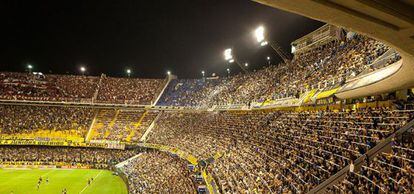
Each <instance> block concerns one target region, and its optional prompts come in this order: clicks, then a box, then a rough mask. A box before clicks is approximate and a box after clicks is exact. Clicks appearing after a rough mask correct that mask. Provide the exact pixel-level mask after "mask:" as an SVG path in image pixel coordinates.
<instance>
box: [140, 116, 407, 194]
mask: <svg viewBox="0 0 414 194" xmlns="http://www.w3.org/2000/svg"><path fill="white" fill-rule="evenodd" d="M411 117H412V111H400V110H390V109H387V108H376V109H370V108H369V109H365V110H359V111H349V112H346V111H344V112H331V111H318V112H271V113H265V112H257V111H256V112H236V113H234V112H222V113H206V112H200V113H180V114H177V113H174V112H164V113H163V114H162V115H161V117H160V120H159V121H160V122H158V123H157V124H156V126H155V127H154V128H153V130H152V133H151V134H150V136H149V139H148V142H151V143H158V144H162V145H170V146H175V147H178V148H179V149H182V150H185V151H186V152H188V153H191V154H193V155H195V156H196V157H198V158H202V159H203V158H205V159H206V158H210V157H214V156H215V155H216V154H217V153H220V154H221V155H222V157H221V158H219V159H217V161H215V162H214V163H213V164H212V165H210V166H209V169H210V171H211V172H213V175H214V177H215V179H216V182H217V183H218V185H220V187H221V190H222V192H223V193H228V192H229V193H235V192H241V193H243V192H255V191H256V192H279V191H280V192H283V193H285V192H289V191H290V192H299V191H300V192H306V191H309V190H310V189H312V188H313V187H315V186H316V185H318V184H319V183H321V182H322V181H324V180H326V179H327V178H329V177H330V176H331V175H333V174H334V173H336V172H337V171H339V170H340V169H342V168H343V167H345V166H346V165H348V164H349V163H350V161H353V160H355V159H356V158H357V157H359V156H361V155H363V154H364V153H365V152H367V150H369V149H370V148H372V147H373V146H375V145H376V144H377V143H378V142H379V141H381V140H382V139H383V138H385V137H387V136H388V135H390V134H392V133H393V132H395V131H396V130H397V129H399V127H401V126H402V125H404V124H405V123H406V122H407V121H408V120H409V119H410V118H411Z"/></svg>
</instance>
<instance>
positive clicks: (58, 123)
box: [0, 105, 94, 137]
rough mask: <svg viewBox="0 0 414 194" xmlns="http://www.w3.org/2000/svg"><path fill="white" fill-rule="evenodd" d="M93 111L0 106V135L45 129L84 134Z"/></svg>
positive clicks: (48, 107) (47, 130)
mask: <svg viewBox="0 0 414 194" xmlns="http://www.w3.org/2000/svg"><path fill="white" fill-rule="evenodd" d="M93 116H94V111H93V109H91V108H82V107H58V106H34V105H0V137H1V136H2V135H18V134H26V135H30V134H31V133H36V132H38V131H46V132H48V134H49V135H51V133H52V132H54V131H60V132H63V133H64V134H66V135H73V136H79V137H84V136H85V135H86V132H87V130H88V128H89V126H90V124H91V122H92V119H93Z"/></svg>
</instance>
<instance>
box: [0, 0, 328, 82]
mask: <svg viewBox="0 0 414 194" xmlns="http://www.w3.org/2000/svg"><path fill="white" fill-rule="evenodd" d="M0 25H1V27H0V71H24V70H25V67H26V64H28V63H30V64H33V66H34V70H35V71H41V72H43V73H54V74H78V73H79V72H78V69H79V67H80V65H86V67H87V69H88V74H89V75H100V74H101V73H105V74H107V75H110V76H125V73H124V72H125V69H126V68H127V67H128V68H131V69H132V71H133V76H134V77H145V78H162V77H165V72H166V71H167V70H171V71H172V73H173V74H175V75H178V77H180V78H196V77H201V73H200V72H201V70H205V71H206V73H207V74H208V75H210V74H211V73H213V72H214V73H217V74H220V75H225V74H226V73H225V70H226V69H227V68H228V67H230V69H231V70H232V73H233V74H234V73H236V72H237V71H239V70H238V67H237V66H236V65H235V64H231V65H230V66H229V65H228V64H227V63H226V62H225V61H224V59H223V51H224V49H226V48H228V47H232V48H233V49H234V54H235V55H236V56H237V58H239V60H240V61H242V62H248V63H249V64H250V67H249V68H250V70H252V69H258V68H261V67H262V66H263V65H267V62H266V57H267V56H270V57H271V58H272V64H276V63H277V62H278V61H279V60H280V59H279V58H277V56H276V53H274V52H273V51H272V50H271V49H270V48H269V47H267V48H266V47H262V48H261V47H259V46H258V45H257V43H255V40H254V38H253V35H252V32H253V30H254V29H255V28H256V27H257V26H259V25H263V26H265V27H266V31H267V33H268V34H267V35H268V37H269V38H268V39H269V40H272V41H276V42H277V43H279V44H280V45H281V46H282V48H283V49H284V50H286V52H289V53H290V42H291V41H293V40H295V39H297V38H299V37H301V36H303V35H305V34H307V33H309V32H311V31H313V30H315V29H316V28H318V27H320V26H321V25H323V23H320V22H317V21H314V20H311V19H307V18H304V17H301V16H298V15H295V14H291V13H287V12H284V11H281V10H277V9H274V8H270V7H267V6H264V5H261V4H258V3H255V2H252V1H248V0H150V1H140V0H113V1H108V0H100V1H93V0H87V1H85V0H84V1H77V0H43V1H41V0H2V1H1V2H0Z"/></svg>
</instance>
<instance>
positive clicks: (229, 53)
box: [224, 48, 234, 63]
mask: <svg viewBox="0 0 414 194" xmlns="http://www.w3.org/2000/svg"><path fill="white" fill-rule="evenodd" d="M224 60H226V61H228V62H230V63H233V62H234V59H233V54H232V49H231V48H228V49H226V50H224Z"/></svg>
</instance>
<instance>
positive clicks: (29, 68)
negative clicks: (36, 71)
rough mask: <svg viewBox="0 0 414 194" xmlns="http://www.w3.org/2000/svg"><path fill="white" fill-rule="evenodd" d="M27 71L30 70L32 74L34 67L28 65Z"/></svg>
mask: <svg viewBox="0 0 414 194" xmlns="http://www.w3.org/2000/svg"><path fill="white" fill-rule="evenodd" d="M27 69H28V70H29V73H32V69H33V65H31V64H27Z"/></svg>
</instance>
